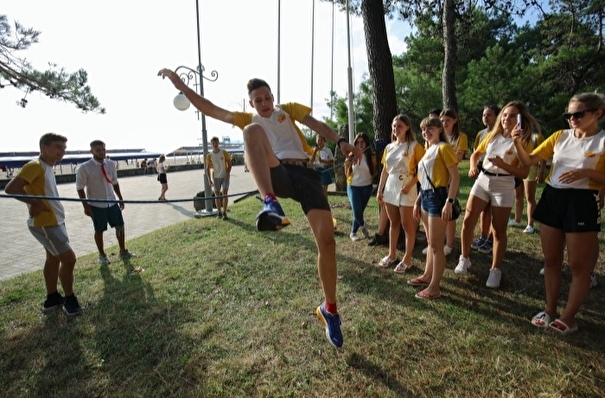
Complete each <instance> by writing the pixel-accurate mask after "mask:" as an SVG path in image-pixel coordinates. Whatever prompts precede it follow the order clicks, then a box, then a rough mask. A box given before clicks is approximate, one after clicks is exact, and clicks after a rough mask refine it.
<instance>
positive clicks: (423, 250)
mask: <svg viewBox="0 0 605 398" xmlns="http://www.w3.org/2000/svg"><path fill="white" fill-rule="evenodd" d="M428 252H429V247H428V246H427V247H425V248H424V249H422V254H427V253H428Z"/></svg>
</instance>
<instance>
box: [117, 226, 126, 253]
mask: <svg viewBox="0 0 605 398" xmlns="http://www.w3.org/2000/svg"><path fill="white" fill-rule="evenodd" d="M125 235H126V233H125V232H124V226H123V225H120V226H119V227H116V239H117V240H118V246H119V247H120V251H121V252H123V251H125V250H126V242H125V239H126V238H125Z"/></svg>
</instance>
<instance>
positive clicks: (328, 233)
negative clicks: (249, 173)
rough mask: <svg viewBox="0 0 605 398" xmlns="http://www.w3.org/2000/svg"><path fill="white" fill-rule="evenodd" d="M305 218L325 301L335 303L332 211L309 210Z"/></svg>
mask: <svg viewBox="0 0 605 398" xmlns="http://www.w3.org/2000/svg"><path fill="white" fill-rule="evenodd" d="M251 170H252V169H251ZM307 220H308V221H309V225H310V226H311V229H312V230H313V235H314V236H315V244H316V246H317V271H318V273H319V279H320V281H321V286H322V289H323V293H324V297H325V299H326V302H328V303H336V277H337V274H336V241H335V240H334V224H333V222H332V213H330V211H328V210H318V209H315V210H311V211H309V213H308V214H307Z"/></svg>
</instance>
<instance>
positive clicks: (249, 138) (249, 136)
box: [242, 123, 265, 145]
mask: <svg viewBox="0 0 605 398" xmlns="http://www.w3.org/2000/svg"><path fill="white" fill-rule="evenodd" d="M242 134H243V136H244V142H245V143H246V144H251V145H253V144H254V143H255V142H258V140H257V139H256V137H258V136H259V135H260V134H265V129H263V127H262V126H261V125H260V124H258V123H252V124H249V125H247V126H246V127H244V130H243V131H242Z"/></svg>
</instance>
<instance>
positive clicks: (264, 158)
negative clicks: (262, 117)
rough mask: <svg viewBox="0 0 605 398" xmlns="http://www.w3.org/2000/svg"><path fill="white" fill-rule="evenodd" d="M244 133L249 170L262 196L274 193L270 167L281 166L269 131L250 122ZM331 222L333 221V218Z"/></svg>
mask: <svg viewBox="0 0 605 398" xmlns="http://www.w3.org/2000/svg"><path fill="white" fill-rule="evenodd" d="M243 135H244V143H245V145H246V164H247V165H248V170H250V174H252V178H254V182H255V183H256V186H257V188H258V190H259V192H260V194H261V197H264V196H265V195H267V194H268V193H273V184H272V183H271V171H270V169H271V168H272V167H277V166H279V164H280V163H279V160H278V159H277V157H276V156H275V154H274V153H273V149H272V148H271V144H270V143H269V140H268V138H267V133H266V132H265V130H264V129H263V127H262V126H260V125H259V124H256V123H253V124H250V125H248V126H246V127H245V128H244V130H243ZM330 222H332V219H331V218H330Z"/></svg>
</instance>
